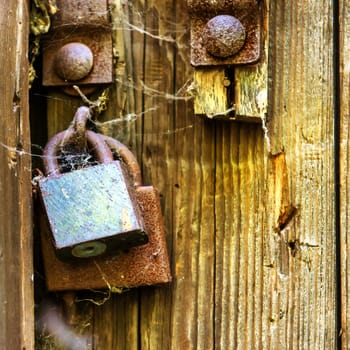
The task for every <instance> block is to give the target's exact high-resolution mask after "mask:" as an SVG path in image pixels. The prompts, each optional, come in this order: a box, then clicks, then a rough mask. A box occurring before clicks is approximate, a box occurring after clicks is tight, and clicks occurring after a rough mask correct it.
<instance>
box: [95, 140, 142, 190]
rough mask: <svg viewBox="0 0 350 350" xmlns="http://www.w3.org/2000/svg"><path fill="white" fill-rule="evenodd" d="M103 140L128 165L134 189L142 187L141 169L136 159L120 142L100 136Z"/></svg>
mask: <svg viewBox="0 0 350 350" xmlns="http://www.w3.org/2000/svg"><path fill="white" fill-rule="evenodd" d="M100 136H101V137H102V139H103V140H104V141H105V142H106V144H107V145H108V147H109V148H110V149H111V150H112V151H113V152H115V153H116V154H117V156H118V157H119V158H120V159H121V160H122V161H123V163H124V164H125V165H126V167H127V170H128V173H129V175H130V177H131V180H132V184H133V186H134V187H138V186H142V177H141V169H140V166H139V163H138V161H137V159H136V157H135V156H134V155H133V153H132V152H131V151H130V150H129V148H127V147H126V146H125V145H124V144H122V143H121V142H119V141H118V140H116V139H114V138H112V137H109V136H106V135H100Z"/></svg>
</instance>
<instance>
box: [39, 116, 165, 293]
mask: <svg viewBox="0 0 350 350" xmlns="http://www.w3.org/2000/svg"><path fill="white" fill-rule="evenodd" d="M79 113H81V114H83V119H84V113H86V111H84V110H81V109H79V110H78V112H77V114H76V118H75V119H76V122H75V126H77V128H78V129H83V130H84V127H83V128H82V127H81V125H83V126H84V125H85V124H84V120H83V122H82V123H81V122H79V119H80V118H79V116H80V114H79ZM66 133H67V132H66ZM81 133H82V131H80V132H78V135H79V134H80V135H81ZM73 134H75V135H76V134H77V132H76V130H75V131H71V130H70V129H69V130H68V135H65V137H67V138H68V139H70V138H71V137H72V135H73ZM87 134H89V132H88V133H87ZM91 135H92V140H90V136H88V141H89V143H90V147H93V148H95V147H98V148H100V147H101V149H102V147H103V146H102V145H101V144H100V141H101V140H102V142H103V143H104V146H106V147H107V148H108V150H109V151H110V152H112V153H113V159H112V160H109V162H110V163H108V164H115V162H116V161H115V159H118V160H119V163H120V165H121V166H122V168H125V169H126V172H127V173H128V176H129V183H130V185H131V188H129V191H130V193H132V197H133V200H134V203H136V207H137V208H138V209H139V211H140V214H141V215H140V216H141V220H140V221H142V224H143V228H144V231H145V232H146V234H147V236H146V237H147V238H148V242H147V243H146V244H142V245H138V246H134V247H132V248H130V249H128V250H125V249H114V248H113V249H112V250H114V251H112V253H111V254H105V255H100V256H96V257H92V258H90V259H75V260H74V261H73V260H65V261H64V260H62V259H59V258H58V256H57V254H56V252H55V251H56V249H55V248H54V246H53V244H52V238H51V236H52V234H51V232H50V230H49V229H48V226H47V224H46V222H47V220H46V218H45V215H40V230H41V231H42V235H41V238H42V252H43V258H44V267H45V275H46V283H47V287H48V289H49V290H51V291H63V290H80V289H102V288H107V287H108V288H110V287H116V288H119V289H124V288H131V287H138V286H142V285H153V284H162V283H167V282H170V281H171V273H170V265H169V258H168V253H167V247H166V239H165V230H164V224H163V217H162V212H161V207H160V200H159V193H158V191H157V190H156V189H155V188H154V187H153V186H143V185H142V180H141V171H140V167H139V165H138V162H137V160H136V158H135V157H134V155H133V154H132V152H130V150H129V149H128V148H127V147H126V146H125V145H123V144H122V143H120V142H119V141H117V140H115V139H113V138H111V137H108V136H104V135H100V134H98V135H97V136H98V139H99V141H97V140H95V139H94V137H95V135H94V134H91ZM79 138H80V140H79V142H80V143H82V144H83V143H84V138H82V137H78V139H79ZM49 145H50V144H49ZM48 147H49V146H48ZM55 153H57V149H56V146H54V150H53V151H51V150H50V151H49V154H55ZM97 157H99V153H98V154H97ZM46 167H47V169H48V171H49V172H51V173H53V174H56V172H57V164H56V163H54V164H53V165H52V163H51V162H50V161H49V164H48V165H47V164H46ZM78 171H79V170H78ZM59 176H63V175H59ZM103 176H104V174H103V175H102V177H103ZM42 181H45V180H41V181H39V182H42ZM111 186H112V187H113V186H115V187H117V184H114V183H113V182H112V183H111ZM43 197H45V193H43ZM61 210H62V208H61V209H59V212H61ZM141 236H142V237H144V236H143V235H142V234H141ZM102 242H103V243H104V241H103V240H102ZM85 248H87V250H88V253H89V251H90V250H93V249H90V248H89V246H88V245H87V246H85V247H84V246H82V251H83V252H84V250H85ZM88 255H89V254H88Z"/></svg>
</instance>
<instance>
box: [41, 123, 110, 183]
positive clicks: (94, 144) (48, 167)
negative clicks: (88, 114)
mask: <svg viewBox="0 0 350 350" xmlns="http://www.w3.org/2000/svg"><path fill="white" fill-rule="evenodd" d="M74 133H75V130H73V129H72V128H69V129H67V130H64V131H61V132H60V133H58V134H56V135H55V136H53V137H52V138H51V139H50V140H49V141H48V143H47V144H46V146H45V148H44V151H43V162H44V170H45V175H46V176H57V175H59V174H60V168H59V165H58V160H57V154H58V153H59V151H60V150H61V149H62V147H63V146H64V145H65V144H66V143H69V142H70V140H72V138H73V136H74ZM85 136H86V140H87V143H88V145H89V147H90V148H91V149H92V150H93V151H94V155H95V157H96V159H97V161H98V162H100V163H110V162H113V154H112V152H111V150H110V149H109V147H108V146H107V144H106V143H105V141H104V140H103V138H102V137H101V135H100V134H97V133H95V132H93V131H90V130H86V133H85Z"/></svg>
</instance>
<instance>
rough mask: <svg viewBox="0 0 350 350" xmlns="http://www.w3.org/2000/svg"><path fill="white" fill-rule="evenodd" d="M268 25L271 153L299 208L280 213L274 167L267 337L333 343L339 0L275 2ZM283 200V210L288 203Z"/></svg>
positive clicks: (267, 240)
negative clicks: (336, 12)
mask: <svg viewBox="0 0 350 350" xmlns="http://www.w3.org/2000/svg"><path fill="white" fill-rule="evenodd" d="M269 32H270V50H269V53H270V56H269V75H270V79H271V84H270V90H269V118H270V119H271V123H270V125H269V134H270V137H271V153H272V154H273V155H274V157H276V156H277V155H278V154H280V153H281V152H283V153H284V154H285V171H284V172H285V173H286V176H287V178H288V191H286V192H285V194H283V193H281V195H279V197H281V198H283V196H285V200H284V201H286V203H288V202H289V206H290V207H291V208H292V207H294V208H296V211H292V213H291V214H290V215H287V216H286V217H287V218H288V220H287V221H285V219H284V220H282V221H281V218H282V217H281V218H280V214H278V216H277V212H275V208H274V207H275V206H276V205H278V202H279V201H280V200H279V199H278V198H276V193H275V192H276V189H278V187H276V186H277V183H276V184H275V185H272V184H273V183H274V180H273V179H274V177H275V176H276V175H275V174H274V173H275V171H273V170H272V173H271V175H270V176H269V178H268V179H269V181H268V184H269V185H268V187H267V190H268V194H267V196H266V198H265V200H266V204H265V205H266V215H267V216H266V219H265V220H266V224H265V225H266V226H265V227H266V231H265V233H264V265H266V266H271V267H270V268H265V269H264V299H263V315H264V320H265V323H264V327H263V333H264V335H265V337H266V338H265V340H266V341H267V342H266V343H265V344H267V345H266V346H267V347H268V344H270V347H274V346H277V345H278V348H280V349H284V348H290V349H300V348H307V347H308V348H312V349H326V348H334V347H335V346H336V341H337V331H336V303H335V298H336V275H335V263H336V251H335V233H334V227H335V194H334V190H335V187H334V138H333V135H334V121H333V116H334V84H333V79H334V75H333V74H334V72H333V55H334V52H333V6H332V2H331V1H325V2H319V1H308V2H304V1H294V2H293V3H291V2H287V1H279V2H278V3H277V2H271V3H270V30H269ZM273 161H274V162H276V159H274V160H273ZM279 163H280V161H279ZM272 164H273V163H272ZM280 164H281V163H280ZM277 165H278V164H275V165H274V167H276V166H277ZM270 166H271V165H270ZM270 166H269V169H271V168H270ZM279 167H280V166H279ZM276 169H277V168H276ZM269 171H271V170H269ZM271 176H272V177H271ZM271 181H272V183H271ZM279 187H280V186H279ZM284 187H285V186H284ZM271 196H272V197H271ZM274 198H275V199H274ZM276 199H278V202H276ZM279 206H280V208H281V212H282V213H283V211H285V209H283V207H284V206H285V205H282V206H281V205H279ZM274 212H275V214H274V216H272V215H271V214H272V213H274ZM281 223H282V225H281ZM283 245H284V247H283ZM286 247H287V251H286V249H285V248H286ZM283 251H285V252H283ZM269 319H270V325H269V324H268V322H269V321H268V320H269Z"/></svg>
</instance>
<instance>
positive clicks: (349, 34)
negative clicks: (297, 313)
mask: <svg viewBox="0 0 350 350" xmlns="http://www.w3.org/2000/svg"><path fill="white" fill-rule="evenodd" d="M349 16H350V4H349V3H348V2H347V1H343V0H341V1H340V2H339V25H340V31H339V35H340V38H339V53H340V57H339V60H340V66H339V78H340V135H339V138H340V140H339V141H340V147H339V151H340V156H339V168H340V169H339V170H340V281H341V300H340V305H341V340H342V342H341V344H342V347H341V348H342V349H350V312H349V305H350V279H349V271H350V259H349V255H350V245H349V238H348V236H349V224H350V223H349V219H350V205H349V203H350V182H349V175H348V174H349V171H350V168H349V156H350V143H349V137H350V134H349V133H350V129H349V116H350V89H349V86H350V74H349V73H350V70H349V57H350V21H349Z"/></svg>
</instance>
